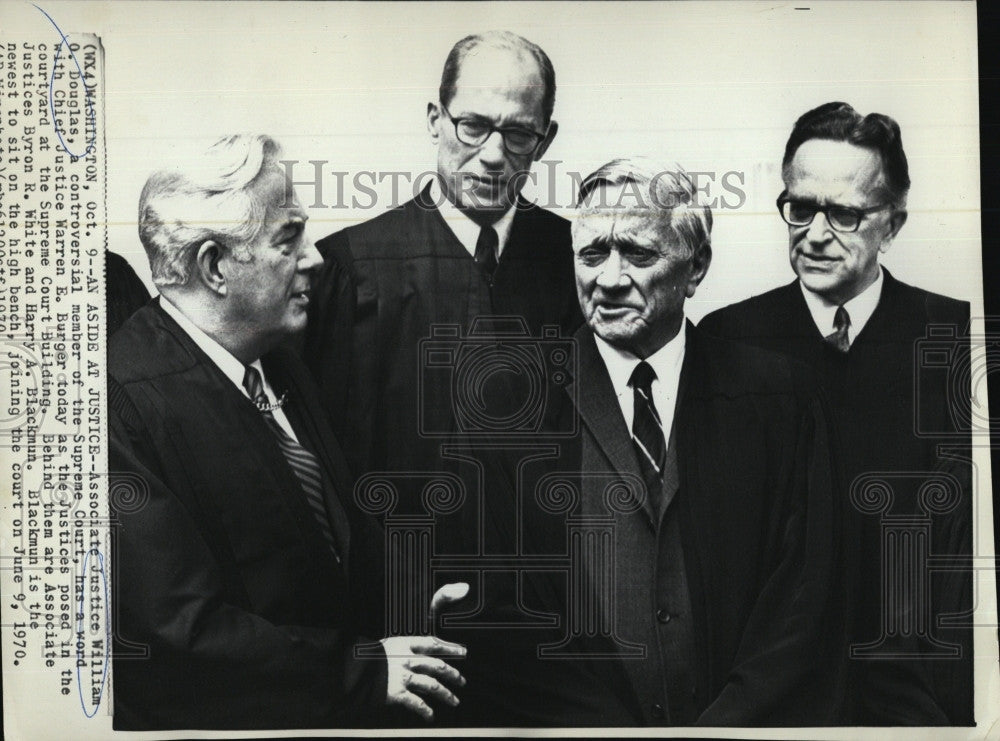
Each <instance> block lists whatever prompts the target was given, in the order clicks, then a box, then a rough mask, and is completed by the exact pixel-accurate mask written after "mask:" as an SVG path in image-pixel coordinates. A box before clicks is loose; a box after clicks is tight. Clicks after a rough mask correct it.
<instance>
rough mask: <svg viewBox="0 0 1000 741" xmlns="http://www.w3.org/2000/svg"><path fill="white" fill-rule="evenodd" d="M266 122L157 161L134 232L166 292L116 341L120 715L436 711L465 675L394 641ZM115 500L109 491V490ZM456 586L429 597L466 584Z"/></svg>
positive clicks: (377, 542)
mask: <svg viewBox="0 0 1000 741" xmlns="http://www.w3.org/2000/svg"><path fill="white" fill-rule="evenodd" d="M278 156H279V150H278V145H277V143H276V142H275V141H274V140H273V139H271V138H270V137H267V136H249V135H244V136H230V137H226V138H224V139H222V140H220V141H219V142H217V143H216V144H215V145H214V146H213V147H212V148H211V149H209V151H208V152H207V153H206V154H205V155H204V158H203V159H201V160H200V161H199V162H198V171H197V172H196V173H193V172H191V171H178V170H170V171H162V172H158V173H155V174H154V175H152V176H151V177H150V178H149V180H148V182H147V183H146V186H145V188H144V189H143V191H142V196H141V198H140V204H139V236H140V239H141V240H142V243H143V246H144V247H145V249H146V252H147V255H148V257H149V261H150V266H151V269H152V275H153V281H154V282H155V284H156V286H157V288H158V289H159V291H160V296H159V298H158V300H157V301H155V302H151V303H150V304H148V305H147V306H145V307H143V308H142V309H140V310H139V311H138V312H137V313H135V314H134V315H133V316H132V317H131V318H130V319H129V320H128V321H127V322H126V323H125V324H124V325H123V326H122V328H121V329H120V330H119V331H118V332H117V333H116V334H115V336H114V338H113V339H112V341H111V343H110V347H109V351H108V371H109V379H108V389H109V402H108V407H109V426H110V433H111V454H110V467H111V470H112V471H113V473H112V478H113V480H115V481H117V482H121V483H126V484H127V485H129V486H131V487H134V488H136V490H137V492H138V494H139V496H138V501H140V502H142V506H129V507H121V508H119V510H118V511H117V512H116V513H115V515H116V517H117V522H118V523H119V524H120V527H119V528H118V530H117V531H116V540H115V549H116V553H115V555H116V560H115V568H114V579H115V581H114V590H115V591H114V597H115V604H116V621H115V631H116V635H117V636H118V638H119V639H120V640H121V641H122V645H128V646H130V647H131V650H130V651H129V652H128V655H127V656H126V655H125V654H124V653H122V652H117V653H116V654H115V659H114V676H115V717H114V725H115V728H117V729H125V730H162V729H173V728H186V729H187V728H302V727H345V726H347V727H350V726H358V725H366V724H369V725H370V724H373V723H380V724H392V723H398V722H400V718H399V717H394V715H393V714H392V712H388V714H387V708H386V706H387V705H389V706H393V707H394V708H397V709H399V710H398V711H397V715H398V716H400V717H402V719H403V721H404V722H405V721H407V720H408V719H409V717H411V716H409V714H408V713H406V712H404V710H405V711H412V712H413V713H416V714H417V715H419V716H421V717H423V718H425V719H427V720H429V719H431V718H432V717H433V714H434V710H433V705H434V704H438V705H440V704H442V703H443V704H447V705H455V704H457V703H458V699H457V697H456V696H455V695H454V694H453V692H452V689H456V690H457V688H458V687H459V686H460V685H462V684H464V679H463V678H462V676H461V674H459V672H458V671H457V670H456V669H455V668H454V667H452V666H450V665H449V664H448V663H446V662H445V661H444V660H442V659H440V658H436V655H440V656H444V657H446V658H448V657H461V656H463V655H464V654H465V649H464V648H463V647H462V646H460V645H457V644H452V643H446V642H444V641H440V640H438V639H437V638H435V637H434V636H395V637H391V638H386V639H383V640H382V641H378V640H374V639H370V638H365V636H376V637H377V636H379V635H381V628H380V625H381V623H382V619H383V615H382V613H381V608H380V606H379V605H378V604H377V600H373V599H372V595H379V594H381V592H382V584H383V580H382V576H381V573H380V566H379V565H380V562H381V551H382V547H383V536H382V533H381V530H380V529H379V528H378V526H377V525H376V524H375V523H374V522H372V521H370V520H369V519H367V518H366V517H365V516H364V515H363V514H362V512H361V511H360V510H358V509H357V508H356V507H355V505H354V502H353V501H352V498H351V494H352V489H353V479H352V476H351V474H350V472H349V470H348V467H347V465H346V463H345V461H344V459H343V455H342V454H341V451H340V448H339V446H338V444H337V441H336V440H335V438H334V436H333V434H332V432H331V431H330V429H329V425H328V422H327V420H326V417H325V416H324V414H323V412H322V411H321V409H320V402H319V398H318V395H317V392H316V390H315V388H314V386H313V384H312V382H311V380H310V378H309V376H308V373H307V372H306V370H305V368H304V366H303V365H302V364H301V362H300V361H299V360H298V359H297V358H296V357H295V356H294V355H293V354H292V353H290V352H289V351H287V350H283V349H282V348H281V347H280V345H281V343H282V341H283V340H286V339H287V338H288V337H289V336H290V335H292V334H294V333H295V332H298V331H300V330H301V329H302V328H303V327H304V326H305V322H306V309H307V307H308V305H309V302H310V299H311V278H312V274H313V272H314V270H315V269H316V268H317V267H318V266H319V265H320V263H321V259H320V256H319V253H318V252H317V251H316V249H315V247H314V246H313V243H312V241H311V240H310V239H309V237H308V234H307V231H306V220H307V218H308V217H307V215H306V213H305V211H304V210H303V208H302V206H301V205H300V204H299V202H298V200H297V198H296V197H295V194H294V192H293V190H292V188H291V186H290V184H289V183H288V182H287V179H286V177H285V173H284V170H283V169H282V168H280V167H279V166H278V164H277V158H278ZM112 505H113V506H114V501H113V502H112ZM465 589H466V587H465V585H446V586H445V587H442V589H441V590H439V592H438V593H437V595H435V597H434V602H433V603H432V610H434V609H437V607H438V606H439V605H440V604H442V603H443V602H448V601H450V600H451V599H454V598H456V597H461V596H462V594H464V591H465Z"/></svg>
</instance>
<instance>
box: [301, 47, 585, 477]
mask: <svg viewBox="0 0 1000 741" xmlns="http://www.w3.org/2000/svg"><path fill="white" fill-rule="evenodd" d="M555 93H556V85H555V72H554V70H553V68H552V63H551V61H550V60H549V58H548V56H547V55H546V54H545V52H544V51H543V50H542V49H541V48H539V47H538V46H537V45H535V44H533V43H531V42H530V41H528V40H526V39H523V38H521V37H519V36H516V35H514V34H512V33H509V32H505V31H494V32H489V33H483V34H478V35H473V36H468V37H466V38H464V39H462V40H461V41H459V42H458V43H457V44H455V46H454V47H453V48H452V50H451V53H450V54H449V55H448V58H447V60H446V62H445V65H444V71H443V73H442V75H441V85H440V90H439V93H438V98H437V99H436V100H434V101H432V102H430V103H428V104H427V128H428V130H429V132H430V136H431V140H432V141H433V142H434V144H435V145H436V146H437V152H438V155H437V174H438V177H437V178H436V179H434V180H432V182H431V183H429V184H428V185H427V187H426V188H425V189H424V190H423V191H422V192H421V193H420V194H419V195H418V196H417V197H416V198H414V199H413V200H411V201H409V202H407V203H405V204H403V205H402V206H401V207H399V208H395V209H392V210H389V211H387V212H385V213H383V214H381V215H380V216H377V217H376V218H374V219H372V220H370V221H368V222H365V223H362V224H359V225H356V226H352V227H349V228H347V229H344V230H342V231H339V232H337V233H335V234H332V235H330V236H328V237H326V238H325V239H323V240H320V241H319V242H318V244H317V247H318V248H319V250H320V253H321V254H322V255H323V257H324V267H323V270H322V274H321V276H320V278H319V281H318V285H317V289H316V291H317V293H316V298H317V300H316V302H315V304H314V305H312V306H311V307H310V311H311V315H310V322H309V327H308V329H307V338H306V348H305V354H306V359H307V362H308V363H309V364H310V366H311V368H312V369H313V371H314V372H315V375H316V377H317V378H318V379H319V381H320V386H321V390H322V391H323V394H324V397H325V400H326V403H327V405H328V407H329V409H330V410H331V411H332V412H333V416H334V419H335V420H336V421H337V423H338V425H339V430H338V431H340V432H343V433H345V434H344V436H343V437H344V441H345V447H346V452H347V454H348V457H349V458H350V459H351V461H352V463H354V464H355V465H356V467H357V468H358V470H359V471H366V470H376V469H378V470H381V469H393V470H408V469H414V468H416V469H423V468H425V467H426V466H427V461H428V454H429V453H430V454H434V453H436V448H437V446H438V444H437V442H436V441H434V440H431V441H426V440H424V439H422V438H420V436H419V435H418V427H419V423H420V422H419V418H418V411H419V410H418V407H419V403H420V399H419V398H418V396H419V394H418V390H419V373H418V366H419V364H420V362H421V359H420V357H419V353H418V343H419V341H420V340H421V339H422V338H425V337H428V336H429V335H430V333H431V328H432V327H433V326H435V325H441V324H452V325H458V326H460V327H461V328H462V329H463V331H467V330H468V329H469V327H470V324H471V323H472V321H473V320H474V319H475V318H476V317H481V316H489V315H505V316H516V317H520V318H522V319H524V321H525V323H526V325H527V327H528V328H529V330H530V331H531V333H532V335H533V336H537V335H538V332H539V331H540V330H541V327H543V326H545V325H558V326H559V327H561V328H562V330H563V333H564V334H566V335H567V336H568V335H569V334H571V333H572V331H573V330H575V328H576V327H577V326H579V325H580V324H581V323H582V317H581V316H580V311H579V306H578V305H577V303H576V297H575V291H574V287H573V255H572V250H571V247H570V229H569V222H568V221H566V220H565V219H563V218H561V217H559V216H557V215H555V214H553V213H551V212H549V211H546V210H544V209H542V208H539V207H537V206H536V205H532V204H529V203H527V202H525V201H524V200H523V199H520V198H519V194H520V191H521V188H522V187H523V185H524V182H525V180H526V178H527V176H528V174H529V172H530V169H531V166H532V164H533V163H534V162H536V161H538V160H540V159H541V158H542V156H543V155H544V154H545V152H546V150H547V149H548V148H549V145H550V144H551V143H552V140H553V139H554V137H555V135H556V132H557V130H558V124H557V123H556V121H554V120H553V118H552V112H553V107H554V105H555ZM423 393H425V394H432V393H434V392H433V391H432V390H429V389H425V390H424V392H423ZM425 403H431V404H435V403H436V401H426V399H425ZM440 403H441V404H443V405H447V404H449V403H450V396H449V395H448V394H447V393H445V398H444V399H442V400H441V402H440ZM445 411H446V410H445Z"/></svg>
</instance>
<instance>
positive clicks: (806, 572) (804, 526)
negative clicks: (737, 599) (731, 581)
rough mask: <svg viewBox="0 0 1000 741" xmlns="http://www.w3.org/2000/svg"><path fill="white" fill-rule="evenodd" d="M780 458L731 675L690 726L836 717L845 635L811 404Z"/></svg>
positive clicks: (819, 429) (826, 481)
mask: <svg viewBox="0 0 1000 741" xmlns="http://www.w3.org/2000/svg"><path fill="white" fill-rule="evenodd" d="M783 457H784V461H785V467H786V472H785V473H784V475H783V476H782V477H781V478H780V479H779V481H780V482H783V483H779V487H781V491H780V492H779V494H778V495H777V502H776V504H775V506H776V508H777V509H776V511H775V516H774V518H773V522H774V524H773V536H772V538H771V541H772V545H771V547H770V548H769V549H768V551H769V552H768V553H767V554H760V555H759V556H758V557H759V558H762V559H764V561H765V563H766V564H767V566H766V568H765V570H764V574H765V576H764V578H763V582H762V584H761V588H760V590H759V594H758V597H757V600H756V603H755V604H754V605H753V607H752V609H751V611H750V613H749V616H748V618H747V621H746V624H745V628H744V630H743V638H742V640H741V642H740V647H739V650H738V652H737V655H736V658H735V661H734V663H733V668H732V670H731V671H730V673H729V676H728V678H727V681H726V683H725V686H724V687H723V689H722V691H721V692H720V693H719V694H718V695H717V697H716V698H715V700H713V701H712V702H711V704H710V705H709V706H708V707H707V708H706V709H705V711H704V712H703V714H702V715H701V717H699V719H698V720H697V722H696V725H699V726H760V725H776V726H788V725H801V726H822V725H829V724H831V723H834V722H836V719H837V718H838V717H839V715H840V713H841V697H842V695H843V681H844V679H843V678H844V665H843V658H842V657H843V635H844V631H843V624H842V622H843V621H842V613H840V611H839V606H838V605H837V604H836V602H837V600H836V598H835V596H836V591H835V590H836V585H835V579H834V572H833V558H834V556H835V548H836V542H837V541H836V530H837V526H836V519H835V516H834V515H835V513H834V508H833V500H832V491H833V471H832V468H831V463H830V454H829V434H828V428H827V424H826V421H825V416H824V414H823V409H822V405H821V402H820V401H819V399H818V398H815V397H814V398H813V400H812V401H811V402H810V403H809V404H808V406H807V407H806V408H805V409H804V411H803V413H802V414H801V416H800V419H799V424H798V430H797V434H796V435H795V440H794V444H793V445H790V446H789V449H788V450H786V451H783ZM748 556H749V554H748Z"/></svg>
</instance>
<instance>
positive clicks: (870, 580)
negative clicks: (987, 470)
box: [699, 103, 972, 725]
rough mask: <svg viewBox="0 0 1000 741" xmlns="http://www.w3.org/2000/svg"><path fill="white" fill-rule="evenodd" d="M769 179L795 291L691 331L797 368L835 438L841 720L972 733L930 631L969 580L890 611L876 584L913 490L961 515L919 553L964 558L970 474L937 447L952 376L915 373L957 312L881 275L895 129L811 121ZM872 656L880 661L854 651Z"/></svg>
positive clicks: (823, 115)
mask: <svg viewBox="0 0 1000 741" xmlns="http://www.w3.org/2000/svg"><path fill="white" fill-rule="evenodd" d="M782 177H783V180H784V183H785V190H784V191H783V193H782V194H781V196H780V198H778V210H779V212H780V214H781V217H782V218H783V219H784V221H785V222H786V223H787V224H788V235H789V259H790V262H791V265H792V269H793V270H794V271H795V274H796V275H797V280H795V281H794V282H792V283H790V284H789V285H786V286H783V287H781V288H777V289H774V290H772V291H769V292H767V293H764V294H762V295H759V296H755V297H753V298H750V299H747V300H745V301H742V302H740V303H737V304H734V305H732V306H728V307H726V308H724V309H721V310H719V311H716V312H714V313H712V314H710V315H709V316H707V317H705V319H704V320H703V321H702V322H701V324H700V325H699V326H700V328H702V329H704V330H705V331H706V332H708V333H710V334H715V335H717V336H722V337H728V338H734V339H739V340H743V341H746V342H748V343H751V344H754V345H758V346H761V347H765V348H769V349H772V350H777V351H780V352H782V353H785V354H787V355H789V356H792V357H794V358H796V359H798V360H801V361H804V362H805V363H807V364H808V365H810V366H812V368H814V369H815V370H816V371H817V376H818V378H819V380H820V382H821V383H822V385H823V387H824V389H825V392H826V395H827V397H828V399H829V402H830V407H831V412H832V418H833V420H834V422H835V427H836V431H837V433H838V439H837V441H836V442H837V460H838V462H839V470H840V477H841V481H840V487H841V491H842V494H841V503H842V506H841V508H840V509H841V513H842V517H841V522H840V523H839V526H840V527H841V529H842V533H843V543H844V547H843V549H842V550H843V553H844V558H843V569H842V574H843V582H844V583H843V589H844V592H843V594H844V599H845V600H846V602H847V608H848V612H849V614H850V618H849V630H848V635H847V639H848V640H847V643H848V648H846V649H845V650H851V648H853V653H851V654H850V655H851V658H852V660H851V675H852V680H851V683H852V694H853V702H852V710H851V712H850V716H849V717H847V718H845V721H847V722H849V723H852V724H859V725H937V724H954V725H962V724H970V723H971V722H972V661H971V659H972V652H971V649H972V645H971V631H970V630H968V629H965V630H962V629H960V628H959V629H956V628H950V629H949V628H947V627H940V626H938V625H937V618H938V616H939V615H942V614H947V613H954V612H960V611H962V610H963V609H968V608H970V607H971V591H970V590H971V579H970V578H969V577H968V575H967V572H966V573H965V574H962V573H952V574H937V575H934V576H927V575H925V574H918V575H917V576H918V577H919V578H927V579H928V582H927V584H928V586H929V591H927V592H925V594H929V595H930V600H931V602H930V606H929V607H927V603H926V598H925V597H923V596H920V597H917V598H916V599H915V600H914V601H913V602H911V603H907V600H906V599H905V598H904V599H900V598H899V593H898V592H895V597H894V590H898V589H901V588H904V586H903V585H902V584H900V583H897V582H885V583H884V582H883V581H882V579H883V576H882V575H883V571H886V570H887V569H888V568H889V562H888V561H887V562H886V563H885V564H883V549H884V550H885V552H886V553H887V554H888V553H891V552H892V548H893V543H892V542H891V540H889V539H888V538H887V537H886V536H885V535H884V534H883V532H882V529H881V526H882V522H883V520H884V519H885V518H889V517H910V518H911V519H912V518H914V517H922V516H925V515H927V514H930V513H929V512H927V508H926V503H925V502H922V501H921V490H922V489H923V488H926V486H928V485H934V484H937V483H941V482H945V483H946V484H949V485H952V486H954V487H955V488H956V490H957V491H958V495H959V500H960V501H959V504H958V506H957V508H955V509H954V510H952V511H951V512H950V513H948V514H946V515H936V516H934V517H933V518H932V520H931V527H932V531H931V532H932V535H933V540H932V542H931V543H930V544H929V545H928V546H927V547H928V549H929V551H930V552H931V553H932V554H934V555H962V554H964V555H969V554H970V553H971V511H972V508H971V494H972V492H971V486H970V468H969V466H968V465H967V464H966V463H963V462H961V461H958V460H956V459H955V458H954V457H949V456H948V455H947V454H944V453H943V451H939V449H938V446H939V445H940V444H942V443H949V442H950V443H952V445H953V446H954V445H956V444H957V446H958V448H961V447H962V445H963V443H964V444H965V445H966V446H967V445H968V443H969V439H968V438H967V437H966V438H965V439H962V438H961V437H958V438H956V437H955V436H954V433H955V432H956V431H957V429H958V428H957V427H956V423H955V421H954V414H953V413H952V412H953V410H952V409H951V408H950V406H949V405H950V404H953V403H954V402H955V401H956V398H955V395H954V394H953V393H951V391H952V389H949V388H947V387H946V386H947V384H948V383H949V382H951V381H954V380H955V378H954V376H955V373H954V372H948V373H940V372H939V371H940V369H929V368H927V367H921V365H920V363H919V362H918V360H917V358H918V348H919V344H918V343H919V342H920V341H921V340H926V339H927V337H928V332H929V329H930V328H932V327H933V326H934V325H939V326H941V325H944V326H945V327H950V328H952V331H953V332H954V333H955V335H954V336H956V337H958V338H961V337H962V336H963V335H965V333H966V332H967V327H968V323H969V304H968V303H966V302H964V301H957V300H955V299H952V298H948V297H945V296H940V295H937V294H934V293H930V292H929V291H925V290H922V289H920V288H915V287H913V286H909V285H907V284H905V283H903V282H901V281H899V280H897V279H896V278H894V277H893V276H892V275H891V274H890V273H889V271H888V270H886V269H885V268H884V267H882V266H881V265H880V264H879V258H880V255H881V254H882V253H885V252H887V251H888V250H889V248H890V246H891V245H892V243H893V241H894V239H895V237H896V235H897V234H898V233H899V231H900V229H901V228H902V227H903V225H904V223H905V222H906V215H907V214H906V196H907V191H908V190H909V186H910V178H909V174H908V168H907V161H906V155H905V154H904V152H903V146H902V139H901V136H900V130H899V126H898V125H897V123H896V122H895V121H894V120H893V119H892V118H890V117H888V116H885V115H883V114H879V113H871V114H869V115H867V116H862V115H861V114H859V113H858V112H857V111H855V110H854V109H853V108H852V107H851V106H849V105H847V104H846V103H827V104H825V105H822V106H820V107H818V108H816V109H814V110H811V111H809V112H808V113H806V114H805V115H803V116H802V117H801V118H799V120H798V121H797V122H796V124H795V127H794V128H793V130H792V133H791V136H790V137H789V140H788V143H787V145H786V148H785V155H784V159H783V161H782ZM946 344H947V343H946ZM948 349H949V350H950V361H949V362H950V363H951V364H952V366H951V369H952V370H953V371H957V370H958V369H959V368H960V367H961V364H962V361H961V357H962V356H963V354H964V353H967V352H968V344H967V339H966V340H965V341H963V340H961V339H956V340H953V341H952V342H951V346H950V347H949V348H948ZM966 357H967V355H966ZM932 373H937V374H936V375H932ZM966 383H967V379H966ZM957 401H959V402H961V399H958V400H957ZM966 403H967V402H966ZM966 450H968V448H967V447H966ZM876 480H877V481H876ZM878 482H884V486H883V485H882V484H878ZM879 486H882V489H881V490H879ZM885 486H887V487H888V488H889V489H891V496H892V503H891V506H890V508H889V509H888V510H886V511H884V512H882V513H881V517H880V513H879V512H878V511H870V512H867V513H866V512H863V511H862V510H863V509H872V508H871V507H868V506H867V505H866V503H865V502H864V501H862V500H864V499H865V497H866V496H869V495H871V496H873V497H875V499H878V498H879V496H880V492H881V491H885ZM873 487H874V488H873ZM877 490H878V491H877ZM924 493H925V494H926V492H924ZM873 501H874V500H869V501H868V502H867V504H872V503H873ZM874 509H876V510H877V509H878V507H874ZM897 522H898V521H897ZM835 525H836V523H835ZM883 540H885V542H884V543H883ZM925 618H927V619H929V625H927V626H924V625H923V622H922V621H923V620H924V619H925ZM935 639H936V640H937V641H943V642H947V643H949V644H956V645H958V646H959V647H960V649H961V656H960V657H957V658H956V657H951V658H941V657H942V655H943V653H944V652H943V651H942V649H941V648H940V646H938V645H935V643H934V641H935ZM872 643H878V644H879V646H878V648H877V650H872V649H871V648H870V647H869V648H867V649H866V648H864V647H863V644H872Z"/></svg>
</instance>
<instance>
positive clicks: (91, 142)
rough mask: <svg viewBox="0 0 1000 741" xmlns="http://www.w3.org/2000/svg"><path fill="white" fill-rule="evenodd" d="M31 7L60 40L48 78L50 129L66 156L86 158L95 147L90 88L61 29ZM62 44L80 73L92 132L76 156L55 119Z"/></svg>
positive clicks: (95, 131)
mask: <svg viewBox="0 0 1000 741" xmlns="http://www.w3.org/2000/svg"><path fill="white" fill-rule="evenodd" d="M32 5H33V6H34V7H35V8H36V9H37V10H38V12H39V13H41V14H42V15H44V16H45V17H46V18H48V19H49V23H51V24H52V27H53V28H55V29H56V31H58V32H59V37H60V38H61V39H62V41H60V42H59V46H57V47H56V54H55V57H54V58H53V59H52V76H51V77H50V78H49V112H50V113H51V115H52V128H54V129H55V130H56V136H58V137H59V144H60V146H62V148H63V151H64V152H66V154H68V155H69V156H70V157H76V158H78V159H79V158H81V157H86V156H87V155H88V154H90V153H91V152H93V151H94V147H95V146H96V145H97V117H96V116H95V115H94V102H93V100H92V96H91V93H90V86H89V85H87V79H86V77H85V76H84V74H83V68H82V67H80V62H79V61H78V60H77V58H76V54H74V53H73V49H72V47H71V46H70V45H69V39H67V38H66V34H64V33H63V32H62V29H61V28H59V26H58V25H56V22H55V21H54V20H52V16H50V15H49V14H48V13H46V12H45V11H44V10H42V9H41V8H39V7H38V6H37V5H35V4H34V3H32ZM64 44H65V46H66V48H67V49H69V55H70V56H71V57H73V63H74V64H75V65H76V71H77V72H79V73H80V82H82V83H83V89H84V91H85V92H86V96H87V118H88V119H89V120H90V128H91V130H92V131H93V132H94V133H93V137H92V138H90V139H89V140H88V141H87V151H85V152H84V153H83V154H76V153H75V152H71V151H70V150H69V147H67V146H66V140H65V139H63V135H62V131H61V130H60V129H59V122H58V120H57V119H56V104H55V95H54V88H55V84H56V69H58V67H59V54H60V52H61V51H62V48H63V45H64Z"/></svg>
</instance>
